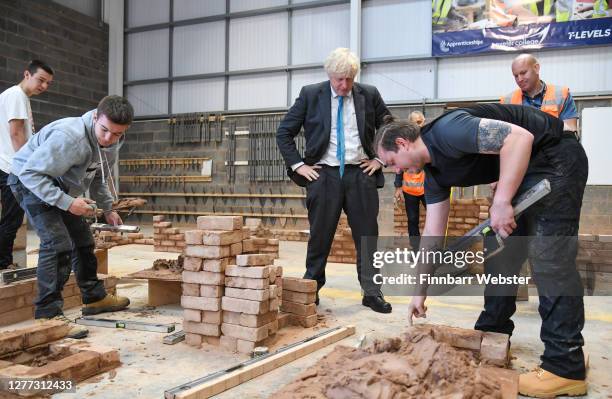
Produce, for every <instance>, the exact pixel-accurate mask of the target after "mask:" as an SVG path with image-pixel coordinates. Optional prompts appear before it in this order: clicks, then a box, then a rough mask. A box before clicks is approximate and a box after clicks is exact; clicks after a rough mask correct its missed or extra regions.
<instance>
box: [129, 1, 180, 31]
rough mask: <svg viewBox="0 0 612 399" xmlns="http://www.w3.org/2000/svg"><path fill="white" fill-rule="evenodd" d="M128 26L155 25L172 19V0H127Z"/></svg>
mask: <svg viewBox="0 0 612 399" xmlns="http://www.w3.org/2000/svg"><path fill="white" fill-rule="evenodd" d="M126 1H127V3H128V9H127V11H128V12H127V26H128V28H133V27H135V26H143V25H153V24H159V23H163V22H168V21H169V20H170V0H126Z"/></svg>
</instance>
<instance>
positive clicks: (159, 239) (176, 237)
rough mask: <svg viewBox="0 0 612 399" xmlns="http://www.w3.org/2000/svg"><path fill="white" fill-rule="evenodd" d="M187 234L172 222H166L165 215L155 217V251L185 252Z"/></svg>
mask: <svg viewBox="0 0 612 399" xmlns="http://www.w3.org/2000/svg"><path fill="white" fill-rule="evenodd" d="M183 249H185V234H183V233H181V231H180V230H179V229H178V228H177V227H172V222H169V221H166V217H165V216H164V215H155V216H153V250H154V251H158V252H178V253H181V252H183Z"/></svg>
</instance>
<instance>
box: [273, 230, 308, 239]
mask: <svg viewBox="0 0 612 399" xmlns="http://www.w3.org/2000/svg"><path fill="white" fill-rule="evenodd" d="M272 236H273V237H274V238H276V239H278V240H281V241H302V242H308V239H309V238H310V232H309V231H308V230H285V229H276V230H272Z"/></svg>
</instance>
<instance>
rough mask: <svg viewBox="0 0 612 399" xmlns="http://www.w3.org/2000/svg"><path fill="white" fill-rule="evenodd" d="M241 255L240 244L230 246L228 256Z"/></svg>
mask: <svg viewBox="0 0 612 399" xmlns="http://www.w3.org/2000/svg"><path fill="white" fill-rule="evenodd" d="M241 253H242V243H241V242H237V243H234V244H231V245H230V256H236V255H240V254H241Z"/></svg>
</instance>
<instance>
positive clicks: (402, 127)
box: [373, 115, 421, 152]
mask: <svg viewBox="0 0 612 399" xmlns="http://www.w3.org/2000/svg"><path fill="white" fill-rule="evenodd" d="M383 123H384V125H382V126H381V127H380V128H379V129H378V132H377V133H376V136H375V137H374V143H373V147H374V152H376V151H377V150H378V147H382V148H383V150H385V151H393V152H397V143H396V142H395V140H396V139H397V138H403V139H405V140H408V141H410V142H414V141H415V140H416V139H418V138H419V136H420V135H421V128H420V127H419V126H418V125H417V124H416V123H414V122H410V121H402V120H399V119H397V118H395V117H394V116H393V115H385V116H384V117H383Z"/></svg>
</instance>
